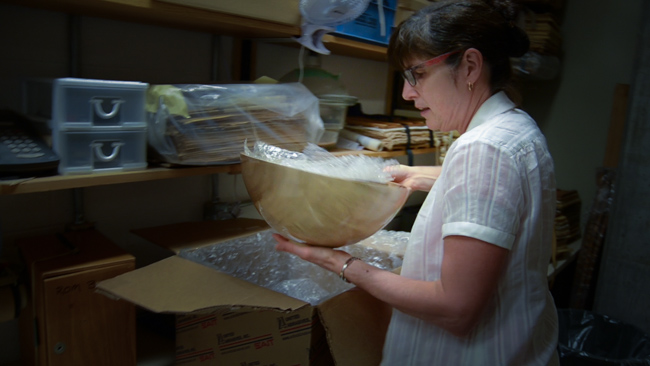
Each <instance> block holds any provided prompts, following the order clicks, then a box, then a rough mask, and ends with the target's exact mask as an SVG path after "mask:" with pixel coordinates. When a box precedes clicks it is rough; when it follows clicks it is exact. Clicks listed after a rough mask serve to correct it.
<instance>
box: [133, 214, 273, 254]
mask: <svg viewBox="0 0 650 366" xmlns="http://www.w3.org/2000/svg"><path fill="white" fill-rule="evenodd" d="M268 229H269V225H268V224H267V223H266V222H265V221H264V220H257V219H245V218H240V219H231V220H215V221H197V222H181V223H177V224H169V225H163V226H156V227H149V228H144V229H134V230H131V232H132V233H134V234H136V235H138V236H140V237H141V238H143V239H145V240H147V241H149V242H151V243H153V244H156V245H159V246H161V247H163V248H166V249H169V250H171V251H172V252H174V253H176V254H178V253H180V252H181V251H182V250H186V249H197V248H201V247H204V246H208V245H212V244H215V243H217V242H220V241H225V240H230V239H235V238H239V237H242V236H248V235H251V234H254V233H257V232H260V231H263V230H268Z"/></svg>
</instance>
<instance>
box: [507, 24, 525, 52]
mask: <svg viewBox="0 0 650 366" xmlns="http://www.w3.org/2000/svg"><path fill="white" fill-rule="evenodd" d="M509 33H510V39H511V42H510V49H509V52H508V54H509V56H510V57H521V56H523V55H524V54H525V53H526V52H528V50H529V49H530V39H529V38H528V34H526V32H525V31H524V30H523V29H521V28H519V27H518V26H517V25H516V24H514V23H513V24H511V26H510V27H509Z"/></svg>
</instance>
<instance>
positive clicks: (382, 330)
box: [317, 287, 392, 366]
mask: <svg viewBox="0 0 650 366" xmlns="http://www.w3.org/2000/svg"><path fill="white" fill-rule="evenodd" d="M317 309H318V313H319V316H320V319H321V322H322V323H323V326H324V327H325V330H326V333H327V343H328V344H329V347H330V351H331V352H332V357H333V358H334V360H335V361H336V365H337V366H376V365H379V363H380V362H381V358H382V349H383V347H384V338H385V337H386V331H387V330H388V323H389V322H390V317H391V314H392V308H391V307H390V306H389V305H388V304H386V303H384V302H382V301H380V300H378V299H376V298H374V297H373V296H371V295H370V294H368V293H367V292H365V291H363V290H360V289H358V288H356V287H355V288H352V289H350V290H349V291H346V292H344V293H342V294H340V295H338V296H336V297H333V298H331V299H329V300H327V301H325V302H323V303H322V304H320V305H318V307H317ZM352 345H353V346H352Z"/></svg>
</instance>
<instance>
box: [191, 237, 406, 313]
mask: <svg viewBox="0 0 650 366" xmlns="http://www.w3.org/2000/svg"><path fill="white" fill-rule="evenodd" d="M272 233H273V231H272V230H265V231H262V232H259V233H257V234H253V235H249V236H246V237H243V238H238V239H233V240H229V241H225V242H223V243H220V244H215V245H211V246H207V247H203V248H199V249H192V250H183V251H181V253H180V254H179V255H180V256H181V257H183V258H186V259H189V260H191V261H194V262H197V263H200V264H203V265H205V266H208V267H211V268H213V269H215V270H218V271H220V272H223V273H226V274H229V275H231V276H233V277H237V278H240V279H243V280H246V281H248V282H251V283H254V284H256V285H258V286H262V287H265V288H268V289H271V290H274V291H276V292H280V293H283V294H285V295H288V296H291V297H294V298H297V299H300V300H302V301H305V302H308V303H310V304H312V305H318V304H320V303H321V302H323V301H325V300H327V299H329V298H331V297H334V296H336V295H338V294H340V293H342V292H344V291H347V290H348V289H350V288H352V287H354V285H352V284H349V283H346V282H343V281H341V279H340V278H339V277H338V274H335V273H333V272H330V271H327V270H324V269H322V268H320V267H318V266H317V265H315V264H312V263H309V262H307V261H304V260H301V259H300V258H298V257H296V256H294V255H292V254H289V253H285V252H278V251H276V250H275V244H276V241H275V239H273V237H272V236H271V235H272ZM409 236H410V233H408V232H402V231H386V230H380V231H379V232H377V233H376V234H374V235H373V236H371V237H369V238H368V239H365V240H363V241H361V242H359V243H357V244H352V245H348V246H345V247H343V248H341V250H344V251H346V252H348V253H350V254H352V255H353V256H356V257H359V258H361V259H362V260H363V261H364V262H366V263H368V264H371V265H373V266H376V267H378V268H381V269H385V270H394V269H396V268H399V267H400V266H401V265H402V256H403V254H404V251H405V249H406V245H407V244H408V239H409Z"/></svg>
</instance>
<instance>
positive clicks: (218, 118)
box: [146, 83, 324, 165]
mask: <svg viewBox="0 0 650 366" xmlns="http://www.w3.org/2000/svg"><path fill="white" fill-rule="evenodd" d="M146 108H147V119H148V142H149V145H150V146H151V147H152V148H153V149H154V150H155V151H156V152H157V153H158V155H160V157H161V158H162V160H164V161H166V162H168V163H173V164H183V165H219V164H233V163H238V162H239V156H240V153H241V152H242V149H243V146H244V144H245V143H246V141H248V143H249V144H251V145H252V144H253V143H254V142H255V141H258V140H263V141H266V142H268V143H271V144H274V145H277V146H280V147H282V148H284V149H288V150H295V151H300V150H302V149H303V148H304V147H305V146H306V145H307V143H317V142H318V141H319V139H320V137H321V135H322V134H323V131H324V128H323V121H322V120H321V118H320V115H319V107H318V98H316V97H315V96H314V95H313V94H312V93H311V92H310V91H309V90H308V89H307V88H306V87H305V86H303V85H302V84H300V83H287V84H225V85H200V84H184V85H152V86H151V87H150V88H149V90H148V92H147V106H146Z"/></svg>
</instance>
